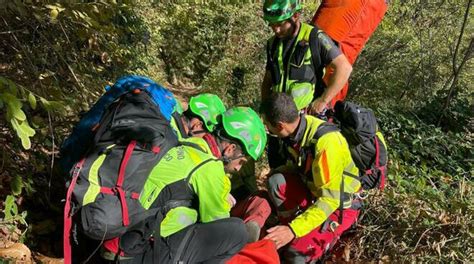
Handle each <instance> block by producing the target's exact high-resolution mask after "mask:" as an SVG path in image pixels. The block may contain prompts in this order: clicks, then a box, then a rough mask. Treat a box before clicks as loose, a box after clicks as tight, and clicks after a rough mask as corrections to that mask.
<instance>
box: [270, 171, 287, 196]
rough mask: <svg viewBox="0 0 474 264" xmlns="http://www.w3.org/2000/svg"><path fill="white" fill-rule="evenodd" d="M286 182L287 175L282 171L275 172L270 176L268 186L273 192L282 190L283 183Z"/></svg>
mask: <svg viewBox="0 0 474 264" xmlns="http://www.w3.org/2000/svg"><path fill="white" fill-rule="evenodd" d="M285 184H286V180H285V176H284V175H283V174H282V173H275V174H273V175H272V176H270V178H268V182H267V187H268V191H269V192H270V194H271V193H273V192H276V191H278V190H280V187H281V186H282V185H285Z"/></svg>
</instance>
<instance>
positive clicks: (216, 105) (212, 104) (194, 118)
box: [171, 93, 226, 139]
mask: <svg viewBox="0 0 474 264" xmlns="http://www.w3.org/2000/svg"><path fill="white" fill-rule="evenodd" d="M225 110H226V107H225V106H224V103H223V102H222V100H221V99H220V98H219V97H218V96H217V95H215V94H210V93H203V94H199V95H196V96H193V97H191V99H190V100H189V103H188V109H187V110H186V111H184V110H183V108H182V106H181V104H180V102H179V101H178V100H176V106H175V109H174V112H173V114H172V119H171V127H173V129H174V130H175V132H176V134H177V135H178V139H183V138H188V137H192V136H194V137H202V136H204V135H205V133H208V132H212V131H213V130H214V127H215V126H216V124H217V117H218V116H219V115H221V114H222V113H224V112H225Z"/></svg>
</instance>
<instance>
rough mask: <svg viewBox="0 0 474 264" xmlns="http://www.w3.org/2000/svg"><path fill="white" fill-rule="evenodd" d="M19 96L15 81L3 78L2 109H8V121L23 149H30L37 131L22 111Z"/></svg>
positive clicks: (6, 115) (0, 79)
mask: <svg viewBox="0 0 474 264" xmlns="http://www.w3.org/2000/svg"><path fill="white" fill-rule="evenodd" d="M18 96H19V92H18V88H17V85H16V84H15V83H14V82H13V81H11V80H9V79H6V78H3V77H1V78H0V102H2V104H1V105H0V108H4V107H6V114H5V118H6V121H7V122H9V123H10V125H11V126H12V128H13V130H14V131H15V132H16V134H17V136H18V137H19V138H20V140H21V144H22V146H23V148H25V149H29V148H30V147H31V141H30V137H32V136H34V135H35V131H34V130H33V129H32V128H31V127H30V124H29V123H28V120H27V119H26V115H25V112H24V111H23V110H22V106H23V103H22V102H21V101H20V99H19V98H18ZM33 98H34V96H33Z"/></svg>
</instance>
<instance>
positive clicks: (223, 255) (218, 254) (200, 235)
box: [120, 217, 248, 264]
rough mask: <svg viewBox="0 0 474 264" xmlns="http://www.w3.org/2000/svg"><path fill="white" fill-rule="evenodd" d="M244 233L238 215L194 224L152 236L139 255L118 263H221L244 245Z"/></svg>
mask: <svg viewBox="0 0 474 264" xmlns="http://www.w3.org/2000/svg"><path fill="white" fill-rule="evenodd" d="M247 236H248V235H247V231H246V229H245V225H244V222H243V221H242V220H241V219H239V218H234V217H231V218H225V219H220V220H216V221H213V222H210V223H205V224H203V223H199V224H194V225H191V226H188V227H187V228H185V229H183V230H181V231H179V232H177V233H175V234H173V235H171V236H169V237H166V238H161V239H156V238H155V241H154V243H153V245H152V246H151V247H150V248H149V249H148V250H147V251H146V252H145V253H144V254H143V255H141V256H135V257H134V258H133V260H124V261H120V263H127V264H129V263H133V264H135V263H172V264H177V263H180V264H181V263H206V264H207V263H209V264H211V263H224V261H225V260H227V259H229V258H230V257H232V256H233V255H235V254H236V253H237V252H239V251H240V250H241V249H242V248H243V247H244V246H245V244H246V243H247V239H248V238H247Z"/></svg>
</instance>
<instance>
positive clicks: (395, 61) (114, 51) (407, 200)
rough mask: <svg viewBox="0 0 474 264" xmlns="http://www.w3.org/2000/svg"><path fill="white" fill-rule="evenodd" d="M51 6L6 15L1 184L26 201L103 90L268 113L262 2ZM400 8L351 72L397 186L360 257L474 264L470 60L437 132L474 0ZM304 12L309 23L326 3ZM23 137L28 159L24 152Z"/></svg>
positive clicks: (0, 64) (371, 208)
mask: <svg viewBox="0 0 474 264" xmlns="http://www.w3.org/2000/svg"><path fill="white" fill-rule="evenodd" d="M46 2H47V3H45V2H44V1H43V2H42V1H33V2H31V1H24V2H21V1H9V2H8V3H6V4H5V5H3V6H1V7H0V17H1V19H0V33H1V36H2V40H1V41H0V57H1V58H2V59H1V60H0V72H1V74H2V76H5V77H0V115H3V117H2V118H0V128H2V129H3V128H7V127H8V130H5V129H3V130H2V131H10V132H11V133H10V134H12V135H13V136H12V137H8V138H7V140H4V138H3V135H2V137H0V141H2V144H3V143H4V144H5V145H6V146H5V149H6V151H5V152H4V154H2V155H3V156H2V162H0V164H2V169H3V170H4V171H6V172H8V173H7V176H6V177H4V176H3V174H2V179H7V180H6V182H5V183H6V184H3V185H2V187H3V188H8V186H10V188H11V190H8V192H10V191H11V192H12V193H13V194H14V195H16V197H17V198H18V199H20V195H23V196H25V197H32V196H33V194H37V195H36V196H35V197H34V200H35V201H36V200H47V201H49V199H50V197H48V198H47V199H44V198H43V197H41V198H43V199H38V197H39V196H38V194H39V192H35V190H38V189H41V187H39V186H46V184H45V182H48V183H49V180H50V179H51V177H52V179H58V178H60V177H59V176H58V175H53V172H52V171H50V170H52V168H49V164H53V163H54V161H55V160H54V159H55V158H56V157H57V155H56V153H57V146H58V145H59V144H60V142H61V139H62V138H63V137H64V135H66V134H67V133H69V132H70V128H71V125H72V124H73V123H74V121H75V120H76V119H77V116H76V114H77V113H78V112H80V111H81V110H87V109H88V108H89V105H90V103H91V102H94V101H95V100H96V98H97V97H98V96H99V95H100V94H101V93H102V92H103V87H104V85H105V84H106V83H107V82H113V81H114V80H115V79H116V78H117V77H119V76H121V75H123V74H125V73H139V74H144V75H148V76H150V77H152V78H153V79H155V80H157V81H159V82H166V81H167V82H168V83H170V84H171V86H173V87H176V88H182V87H181V86H189V87H191V88H196V89H191V90H187V91H184V92H183V90H178V91H177V92H183V93H185V95H189V93H197V92H204V91H206V92H213V93H216V94H218V95H219V96H221V97H222V99H223V100H224V101H225V103H226V104H227V105H237V104H246V105H251V106H254V107H256V106H257V105H258V103H259V102H258V101H259V93H260V91H259V89H260V84H261V81H262V77H263V74H264V67H265V60H266V56H265V42H266V40H267V38H268V37H269V36H270V35H271V30H270V28H269V27H268V26H267V25H265V23H264V21H263V19H262V14H261V3H241V2H239V3H234V2H233V3H231V4H222V3H219V4H217V3H206V4H190V3H184V2H180V3H174V4H169V3H161V2H159V1H153V2H148V1H138V2H136V1H120V2H119V3H117V2H116V1H97V2H74V1H62V2H54V1H46ZM316 2H320V1H316ZM391 2H392V3H391V5H390V7H389V10H388V13H387V15H386V17H385V18H384V21H383V23H382V24H381V25H380V26H379V28H378V29H377V31H376V32H375V33H374V35H373V37H372V38H371V39H370V41H369V42H368V43H367V45H366V47H365V49H364V51H363V52H362V53H361V55H360V56H359V59H358V61H357V63H356V65H354V72H353V75H352V77H351V86H350V89H349V98H348V99H349V100H353V101H357V102H360V103H361V104H363V105H366V106H370V107H372V108H373V109H375V110H376V112H377V116H378V117H379V119H380V125H381V127H382V129H383V132H384V135H385V137H386V140H387V142H388V146H389V154H390V173H389V186H388V187H387V188H386V190H385V191H384V192H383V193H382V194H381V195H379V196H371V197H370V200H369V204H368V208H367V210H366V211H365V213H364V215H363V217H362V219H361V220H360V224H361V225H362V226H363V228H359V229H357V232H358V238H359V240H358V241H357V244H359V245H362V246H361V247H360V248H359V249H360V251H358V252H356V257H355V259H362V260H382V261H383V260H384V259H385V257H386V256H388V258H389V260H391V261H393V262H457V261H465V260H469V259H473V258H474V257H473V252H472V249H473V248H474V245H473V237H474V235H473V234H472V230H474V226H473V223H474V219H473V215H474V213H473V209H474V206H473V201H474V197H473V185H472V183H473V181H472V180H473V178H472V174H473V172H474V169H473V167H472V164H474V160H473V157H474V152H473V149H474V143H473V142H474V139H473V134H472V131H473V126H474V120H473V118H472V109H474V105H473V103H474V102H473V101H474V99H473V97H474V96H473V92H474V89H473V84H472V79H473V78H474V71H472V66H473V65H472V60H468V61H467V62H466V64H465V66H464V68H463V69H462V70H461V72H460V74H459V80H458V83H457V85H456V86H455V92H454V94H453V98H452V100H451V103H450V105H449V107H448V108H447V109H446V112H445V113H443V114H444V118H443V119H442V122H441V126H437V120H438V119H439V117H440V114H441V109H443V107H444V104H445V102H446V98H447V96H448V88H449V84H450V81H452V76H453V65H452V56H453V52H454V47H455V43H456V40H457V37H458V36H459V30H460V28H461V22H462V20H461V19H460V18H461V17H462V16H463V12H464V11H463V10H465V4H466V1H461V0H456V1H440V2H439V3H438V2H436V3H434V2H433V3H427V2H426V1H424V2H420V1H414V2H413V1H391ZM305 4H306V5H305V9H304V11H303V19H304V20H305V21H308V20H309V19H310V18H311V17H312V15H313V14H314V11H315V10H316V8H317V4H314V3H305ZM472 26H473V25H472V23H468V26H467V28H466V34H465V36H464V38H463V39H462V42H461V45H460V47H461V48H460V50H459V55H458V60H459V58H460V57H462V55H464V54H466V52H467V51H468V50H467V46H468V45H467V44H468V42H469V41H470V39H469V37H472V36H471V35H472V34H471V35H469V34H467V33H468V32H472ZM471 57H472V56H471ZM2 131H0V132H2ZM446 131H447V132H446ZM10 134H8V136H10ZM14 134H16V136H14ZM15 137H18V138H19V139H20V140H21V142H22V145H23V147H24V148H25V149H27V148H30V147H31V149H30V150H29V151H23V150H22V149H21V147H19V146H17V143H16V141H15V140H10V139H14V138H15ZM58 138H59V140H58ZM32 141H33V142H34V143H35V144H31V142H32ZM4 163H5V166H4V165H3V164H4ZM20 175H22V176H20ZM25 175H26V176H25ZM61 176H62V175H61ZM48 177H49V178H48ZM53 183H54V181H53ZM0 184H1V182H0ZM41 184H43V185H41ZM48 186H49V185H48ZM49 192H51V193H56V192H57V190H49ZM2 193H4V192H2ZM44 193H46V192H44ZM42 194H43V192H42ZM15 199H16V198H15V197H14V196H7V197H6V199H5V208H4V209H3V214H4V215H5V217H4V218H2V219H1V220H0V224H8V225H9V227H14V226H22V225H25V221H24V219H25V217H26V211H24V212H22V213H19V212H18V206H17V204H16V203H15ZM58 200H60V199H58ZM29 202H30V203H31V202H32V201H29ZM44 204H46V205H48V206H51V205H50V204H48V203H46V202H44ZM51 207H53V208H54V206H51ZM41 210H42V211H44V210H43V207H41ZM42 213H43V212H42ZM30 215H32V214H31V213H30Z"/></svg>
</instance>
